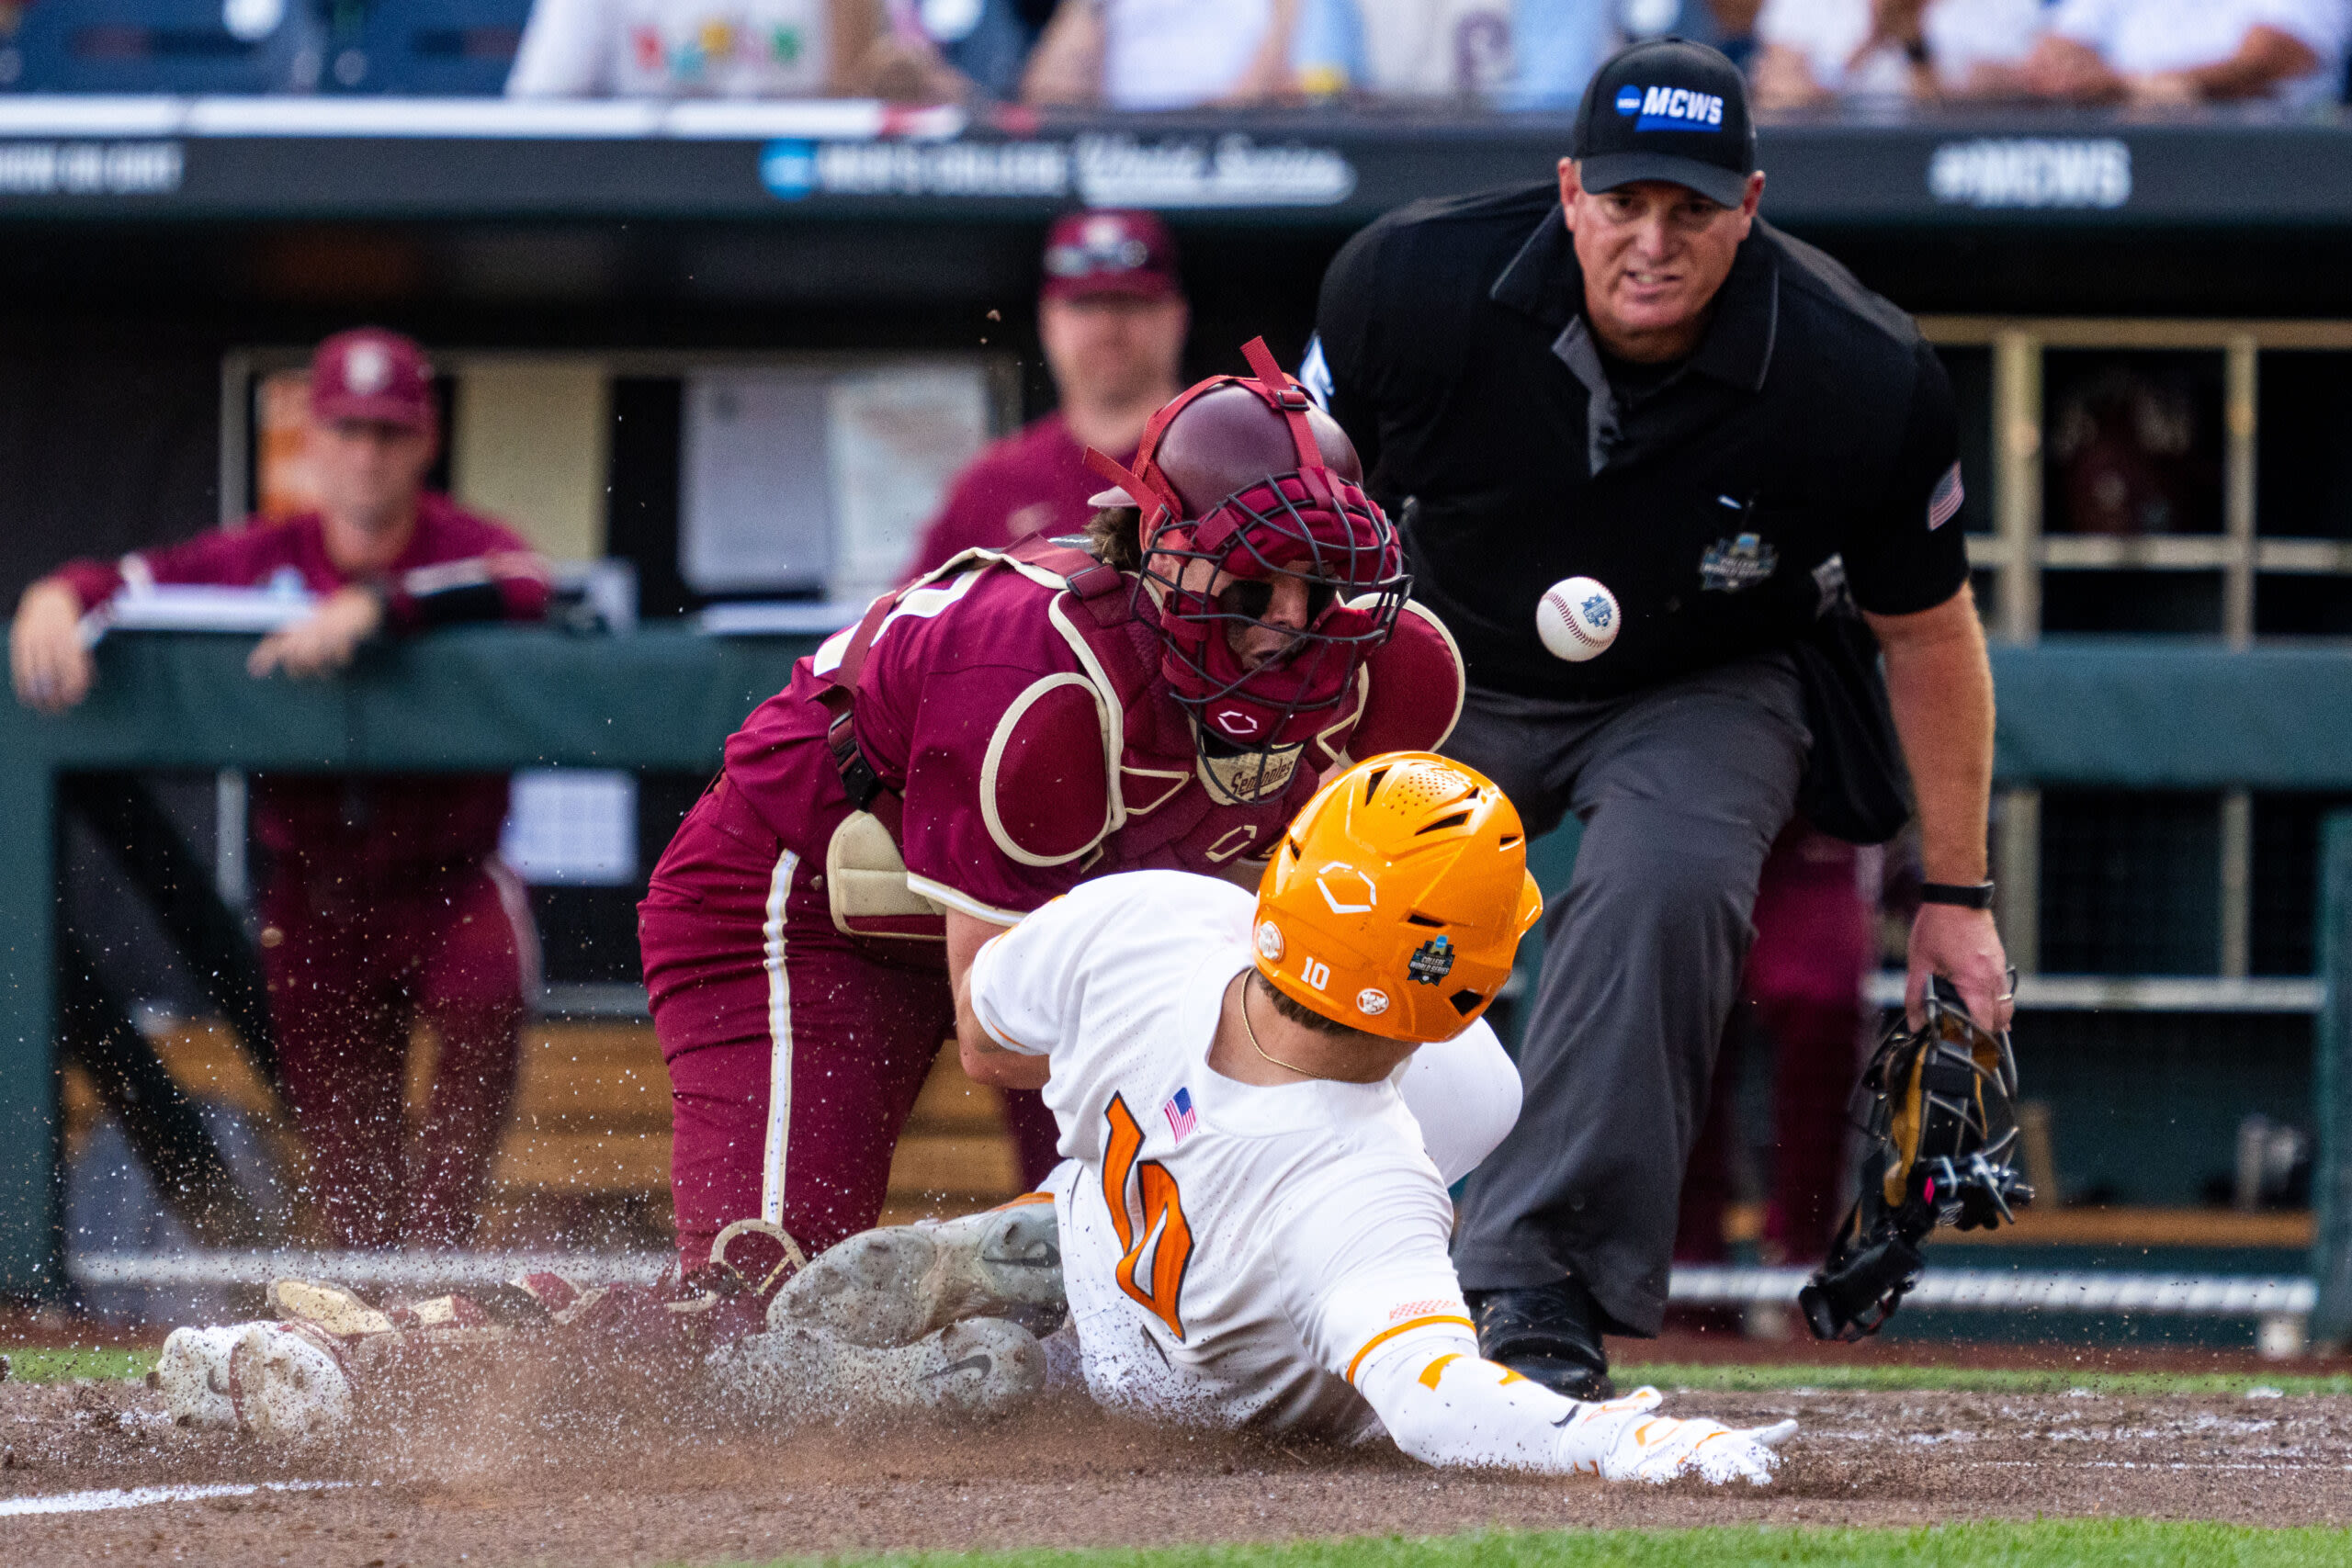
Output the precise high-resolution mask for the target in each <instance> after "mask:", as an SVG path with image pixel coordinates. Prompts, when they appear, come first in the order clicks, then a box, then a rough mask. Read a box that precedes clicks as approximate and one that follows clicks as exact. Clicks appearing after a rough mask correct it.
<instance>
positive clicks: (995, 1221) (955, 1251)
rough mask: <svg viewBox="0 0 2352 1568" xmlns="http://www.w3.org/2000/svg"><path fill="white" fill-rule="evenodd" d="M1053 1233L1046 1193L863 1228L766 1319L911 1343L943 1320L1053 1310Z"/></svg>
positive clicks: (804, 1275)
mask: <svg viewBox="0 0 2352 1568" xmlns="http://www.w3.org/2000/svg"><path fill="white" fill-rule="evenodd" d="M1064 1305H1065V1302H1064V1298H1063V1295H1062V1250H1061V1233H1060V1230H1059V1227H1058V1226H1057V1223H1056V1220H1055V1216H1054V1205H1053V1202H1052V1201H1051V1200H1049V1199H1045V1198H1043V1197H1042V1195H1041V1196H1039V1197H1035V1198H1029V1199H1022V1200H1019V1201H1014V1202H1012V1203H1007V1204H1005V1205H1004V1206H1003V1207H1002V1208H998V1209H989V1210H987V1211H986V1212H984V1213H978V1214H967V1215H966V1216H965V1217H963V1218H962V1219H956V1220H925V1221H922V1222H921V1223H919V1224H911V1225H888V1226H885V1227H884V1228H882V1229H880V1230H870V1231H864V1232H861V1233H860V1234H858V1235H854V1236H851V1237H850V1238H849V1239H848V1240H846V1241H844V1242H842V1243H841V1244H840V1245H839V1246H836V1247H831V1248H830V1249H828V1250H827V1251H825V1252H824V1253H822V1254H820V1256H819V1257H818V1258H817V1260H816V1261H815V1262H813V1263H811V1264H809V1266H808V1267H807V1268H805V1269H801V1270H800V1272H799V1273H797V1274H796V1275H794V1276H793V1277H792V1279H791V1280H790V1281H789V1282H788V1283H786V1285H785V1287H784V1289H783V1290H781V1291H779V1292H776V1296H775V1301H774V1302H772V1303H770V1304H769V1306H768V1326H769V1327H770V1328H771V1329H784V1328H787V1327H792V1326H795V1325H806V1326H810V1327H821V1328H825V1329H828V1330H831V1332H832V1333H834V1334H837V1335H839V1336H841V1337H843V1338H845V1339H848V1340H849V1341H851V1342H852V1343H854V1344H858V1345H874V1346H890V1345H911V1344H913V1343H914V1342H915V1341H916V1340H918V1339H921V1338H922V1337H923V1336H925V1335H927V1334H932V1333H935V1332H936V1331H937V1330H939V1329H942V1328H944V1327H946V1326H947V1325H949V1324H951V1323H956V1322H960V1321H963V1320H965V1319H967V1318H977V1317H1022V1318H1027V1317H1030V1316H1032V1315H1034V1314H1038V1313H1039V1312H1040V1309H1050V1310H1052V1311H1058V1310H1060V1309H1062V1308H1063V1307H1064Z"/></svg>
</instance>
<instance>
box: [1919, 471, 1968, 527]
mask: <svg viewBox="0 0 2352 1568" xmlns="http://www.w3.org/2000/svg"><path fill="white" fill-rule="evenodd" d="M1967 499H1968V496H1967V494H1966V492H1965V491H1962V489H1961V488H1960V465H1959V464H1958V463H1954V464H1953V465H1952V466H1951V468H1949V469H1948V470H1946V471H1945V474H1944V477H1943V478H1941V479H1938V480H1937V481H1936V488H1935V491H1934V492H1933V493H1931V494H1930V495H1929V496H1928V532H1929V533H1930V534H1932V533H1934V532H1935V531H1936V530H1937V529H1939V528H1940V527H1942V526H1943V525H1945V524H1947V523H1949V522H1951V520H1952V519H1953V518H1954V517H1956V516H1958V515H1959V514H1960V503H1961V502H1963V501H1965V500H1967Z"/></svg>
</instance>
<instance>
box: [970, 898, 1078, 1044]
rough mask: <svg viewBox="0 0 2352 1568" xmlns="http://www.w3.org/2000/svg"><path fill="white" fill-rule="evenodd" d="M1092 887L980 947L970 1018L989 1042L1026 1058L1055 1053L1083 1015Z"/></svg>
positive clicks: (1049, 906) (1054, 903) (974, 966)
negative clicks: (1080, 992) (1078, 992)
mask: <svg viewBox="0 0 2352 1568" xmlns="http://www.w3.org/2000/svg"><path fill="white" fill-rule="evenodd" d="M1086 892H1087V889H1085V888H1080V890H1079V892H1078V893H1076V894H1069V895H1065V896H1064V897H1059V898H1056V899H1054V900H1052V901H1051V902H1050V903H1048V904H1046V906H1045V907H1044V908H1040V909H1036V910H1035V911H1033V912H1032V913H1030V914H1029V915H1027V916H1025V917H1023V919H1022V921H1021V923H1020V924H1019V925H1016V926H1013V927H1012V928H1011V929H1010V930H1007V931H1001V932H1000V933H998V934H997V935H995V936H992V937H990V938H989V940H988V941H987V942H982V943H981V944H980V950H979V952H978V953H974V954H973V955H972V972H971V987H972V990H971V996H972V1016H973V1017H975V1018H977V1019H978V1020H979V1024H980V1027H981V1028H982V1029H984V1030H986V1031H988V1035H989V1039H991V1040H993V1041H995V1042H996V1043H998V1044H999V1045H1001V1046H1003V1047H1004V1048H1005V1049H1006V1050H1008V1051H1015V1052H1019V1053H1020V1054H1021V1055H1024V1056H1044V1055H1050V1054H1051V1053H1052V1051H1053V1048H1054V1043H1055V1042H1057V1041H1058V1040H1060V1039H1061V1038H1062V1037H1063V1036H1064V1035H1065V1034H1067V1033H1068V1032H1069V1027H1070V1024H1071V1022H1072V1021H1073V1020H1075V1018H1076V1017H1077V1016H1078V1013H1079V1005H1078V1004H1079V1000H1080V998H1078V997H1077V996H1075V995H1074V994H1073V989H1074V987H1076V985H1077V984H1078V976H1079V973H1080V970H1081V969H1083V968H1084V966H1085V962H1086V948H1087V939H1088V937H1089V936H1090V935H1091V932H1092V931H1093V930H1095V929H1099V928H1096V927H1094V926H1092V925H1091V924H1090V919H1091V906H1092V905H1095V904H1099V903H1101V902H1102V901H1103V900H1102V899H1101V898H1099V897H1092V898H1090V897H1086V896H1085V895H1086Z"/></svg>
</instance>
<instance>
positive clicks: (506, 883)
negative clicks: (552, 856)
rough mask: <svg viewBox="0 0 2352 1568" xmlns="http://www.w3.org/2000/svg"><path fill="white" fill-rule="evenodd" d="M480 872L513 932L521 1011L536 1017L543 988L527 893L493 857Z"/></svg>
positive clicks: (512, 873) (519, 880) (543, 967)
mask: <svg viewBox="0 0 2352 1568" xmlns="http://www.w3.org/2000/svg"><path fill="white" fill-rule="evenodd" d="M482 870H483V871H485V872H486V873H488V874H489V875H490V885H491V886H492V887H495V888H497V889H498V907H499V908H501V909H503V910H504V911H505V914H506V923H507V925H508V926H510V927H512V928H513V930H514V932H515V970H516V975H515V984H516V985H518V986H520V987H522V990H523V1010H524V1011H525V1012H526V1013H532V1014H536V1013H537V1011H538V1010H539V1000H540V995H541V993H542V992H543V991H545V990H546V988H547V985H546V965H545V962H544V960H543V959H542V957H541V955H540V953H539V922H538V920H537V918H536V917H534V916H533V915H532V913H531V890H530V889H529V888H527V887H526V886H523V879H522V878H521V877H519V876H517V875H515V868H514V867H513V866H511V865H508V864H507V863H505V862H504V861H503V860H501V859H500V858H499V857H498V856H496V855H492V856H491V857H490V858H489V859H488V860H487V861H484V862H483V863H482Z"/></svg>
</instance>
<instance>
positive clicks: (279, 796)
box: [8, 329, 548, 1247]
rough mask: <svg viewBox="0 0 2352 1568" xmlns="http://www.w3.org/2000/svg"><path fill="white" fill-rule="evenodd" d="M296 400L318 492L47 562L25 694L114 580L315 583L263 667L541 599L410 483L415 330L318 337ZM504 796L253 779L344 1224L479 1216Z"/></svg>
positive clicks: (324, 1160) (531, 989)
mask: <svg viewBox="0 0 2352 1568" xmlns="http://www.w3.org/2000/svg"><path fill="white" fill-rule="evenodd" d="M310 399H311V417H312V420H313V423H314V429H313V431H312V433H311V468H312V474H313V477H314V479H315V480H316V482H317V485H318V491H319V496H320V502H319V508H318V510H317V511H315V512H310V513H304V514H302V515H300V516H297V517H294V518H291V519H289V520H288V521H286V522H284V523H278V524H270V523H267V522H266V521H264V520H262V519H258V518H256V519H254V520H253V521H252V522H250V523H249V524H248V525H245V526H243V527H240V528H231V529H221V530H219V531H216V532H213V533H209V534H205V535H202V536H198V537H197V538H195V539H191V540H189V541H188V542H187V543H186V544H182V545H176V546H174V547H170V548H168V549H160V550H141V551H137V552H134V553H132V554H130V555H128V556H125V557H123V558H121V559H120V560H119V561H113V562H106V561H96V560H77V561H72V562H69V563H67V564H66V565H65V566H63V567H61V568H60V569H59V570H57V571H55V572H54V573H52V574H51V575H50V576H48V577H45V578H42V579H41V580H40V581H38V582H36V583H34V584H33V585H32V586H31V587H30V588H28V589H27V590H25V595H24V598H23V600H22V602H21V603H20V604H18V606H17V615H16V620H15V622H14V624H13V625H12V626H10V628H9V637H8V652H9V663H10V666H11V670H12V673H13V675H14V678H15V681H16V686H17V696H18V697H19V698H20V699H21V700H22V701H24V702H25V703H27V704H28V705H30V706H33V707H36V708H40V709H43V710H45V711H48V712H59V711H62V710H63V709H66V708H70V707H72V706H74V705H75V704H77V703H79V702H80V701H81V700H82V699H83V698H84V697H85V696H86V695H87V694H89V691H90V686H91V682H92V678H93V674H94V667H93V662H92V660H91V657H90V653H89V650H88V649H87V648H86V647H85V646H84V643H83V640H82V634H81V626H80V622H81V618H82V616H83V615H84V614H85V612H87V611H89V610H91V609H93V608H96V606H98V605H101V604H106V603H107V601H108V600H109V599H111V598H112V597H113V596H114V594H115V593H116V592H117V591H119V590H121V589H123V588H125V587H126V586H130V587H131V588H133V589H134V590H135V589H136V588H138V587H140V586H143V585H149V584H156V583H213V584H220V585H226V586H232V587H253V588H258V587H264V586H267V587H273V588H274V587H277V586H278V585H280V584H285V585H289V586H291V587H295V588H300V589H306V590H308V591H309V592H311V593H312V594H314V595H316V596H317V608H316V609H315V610H313V611H312V612H311V614H310V615H307V616H305V617H304V618H303V619H301V620H300V621H298V622H296V623H295V624H294V625H292V626H288V627H286V628H285V629H284V630H281V631H278V632H276V633H274V634H272V635H271V636H269V637H264V638H263V639H262V640H261V642H260V643H259V644H258V645H257V646H256V647H255V648H254V650H253V653H252V655H251V657H250V658H249V659H248V660H246V669H247V670H248V671H250V672H251V673H252V674H253V675H254V676H256V677H260V676H266V675H269V674H271V673H273V672H274V671H280V670H283V671H286V672H287V673H288V674H290V675H318V674H324V673H327V672H329V671H334V670H335V669H338V668H340V667H342V666H343V665H345V664H347V663H349V662H350V661H351V659H352V657H353V655H354V654H355V653H356V651H357V650H358V649H359V647H360V645H361V644H362V643H364V642H367V641H368V640H369V639H370V638H372V637H377V636H379V635H380V634H383V633H387V632H390V633H393V634H402V633H407V632H412V631H419V630H423V629H424V628H426V627H429V626H437V625H441V624H444V623H447V622H451V621H461V620H498V619H513V620H537V618H539V616H540V615H542V614H544V613H545V610H546V607H547V599H548V574H547V563H546V562H544V561H542V560H541V559H540V558H538V556H537V555H536V554H535V553H533V551H532V550H531V548H530V547H529V546H527V545H526V544H525V543H524V542H523V541H522V540H521V539H520V538H518V537H516V536H515V535H514V534H513V533H511V532H509V531H508V530H507V529H506V528H504V527H503V526H501V525H499V524H497V523H494V522H492V521H491V520H490V519H488V518H486V517H479V516H476V515H474V514H472V513H468V512H465V511H462V510H460V509H459V508H458V506H457V505H455V504H454V503H453V502H450V500H449V499H448V498H447V496H443V495H439V494H435V493H432V492H429V491H426V490H425V489H424V476H425V474H426V473H427V472H428V471H429V470H430V469H431V468H432V466H433V463H434V460H435V457H436V456H437V455H438V451H439V446H440V430H439V426H438V418H437V415H436V412H435V406H434V402H433V392H432V371H431V369H430V367H428V366H427V365H426V363H425V359H424V352H423V351H422V350H421V349H419V348H418V347H417V345H416V344H413V343H412V342H410V341H409V340H408V339H406V338H404V337H400V336H397V335H395V334H393V333H385V332H378V331H375V330H373V329H363V330H361V331H358V332H350V333H341V334H339V335H337V336H335V337H331V338H329V339H328V340H327V341H326V342H325V343H323V344H320V345H319V349H318V352H317V354H316V355H314V356H313V358H312V359H311V384H310ZM506 795H507V788H506V780H505V779H504V778H503V777H501V776H499V775H497V774H479V773H458V774H449V773H441V774H416V775H371V776H366V777H353V778H339V777H333V776H327V775H321V774H315V773H288V774H277V773H271V774H263V775H260V776H257V777H256V778H255V779H254V785H253V801H254V833H255V836H256V837H257V838H258V839H259V840H260V841H261V843H262V845H263V847H264V848H265V849H266V851H267V852H269V854H270V857H271V860H272V864H271V868H270V873H269V876H268V879H267V881H266V885H265V886H264V890H263V892H262V895H261V898H260V908H259V913H260V916H261V919H262V931H261V946H262V966H263V969H264V972H265V973H266V976H267V977H268V981H269V991H270V1010H271V1015H272V1018H273V1021H275V1023H276V1024H277V1037H278V1066H279V1070H280V1073H281V1074H282V1076H283V1079H284V1086H285V1089H286V1095H287V1099H288V1102H289V1105H290V1108H291V1110H292V1111H293V1112H294V1120H295V1124H296V1126H297V1127H298V1128H299V1129H300V1132H301V1134H302V1136H303V1139H304V1141H305V1142H306V1143H307V1144H308V1145H309V1146H310V1149H311V1156H312V1158H311V1190H312V1191H313V1193H314V1194H315V1196H316V1198H317V1209H318V1211H319V1214H320V1217H321V1219H322V1224H323V1229H324V1230H325V1232H326V1238H327V1239H328V1240H329V1241H331V1242H332V1243H333V1244H334V1245H337V1246H342V1247H389V1246H391V1245H393V1244H395V1243H397V1242H402V1241H406V1242H411V1243H421V1244H426V1245H441V1246H450V1245H458V1244H462V1243H463V1242H465V1241H466V1240H467V1239H468V1238H469V1236H470V1235H471V1234H472V1231H473V1227H474V1222H475V1216H476V1211H477V1209H478V1207H479V1205H480V1201H481V1194H482V1190H483V1188H484V1186H485V1185H486V1183H487V1181H488V1179H489V1175H490V1162H491V1156H492V1154H494V1153H495V1152H496V1148H497V1143H498V1135H499V1132H500V1130H501V1128H502V1127H503V1124H504V1122H505V1120H506V1113H507V1111H508V1109H509V1107H510V1105H511V1104H512V1101H513V1099H514V1089H515V1066H516V1050H517V1044H518V1032H519V1031H520V1028H521V1025H522V1019H523V1009H524V1002H525V998H526V996H534V995H536V992H537V984H538V981H537V969H538V942H537V936H536V935H535V934H534V933H533V931H532V929H531V921H530V908H529V905H528V903H527V901H526V895H525V893H524V891H523V887H522V885H521V884H520V883H519V882H517V881H516V880H515V874H514V873H512V872H510V871H508V870H507V869H506V868H505V866H504V865H503V864H502V863H500V862H499V859H498V835H499V827H500V824H501V823H502V822H503V820H504V819H505V816H506ZM420 1015H421V1016H422V1017H423V1018H424V1019H425V1020H427V1021H431V1022H432V1023H433V1024H434V1025H435V1028H436V1031H437V1032H438V1034H439V1036H440V1052H439V1055H438V1058H437V1060H436V1064H435V1070H434V1076H433V1088H432V1096H431V1100H430V1103H429V1104H428V1106H427V1108H426V1111H425V1116H424V1124H423V1126H422V1127H421V1129H419V1146H418V1151H417V1155H416V1157H414V1158H413V1159H410V1158H408V1157H407V1156H406V1151H405V1148H404V1145H405V1143H406V1134H407V1127H406V1123H405V1121H404V1117H403V1111H402V1100H403V1097H404V1095H403V1091H404V1089H405V1085H406V1081H407V1059H408V1051H409V1039H410V1032H411V1026H412V1024H413V1022H414V1021H415V1020H416V1019H417V1018H418V1017H419V1016H420Z"/></svg>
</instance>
